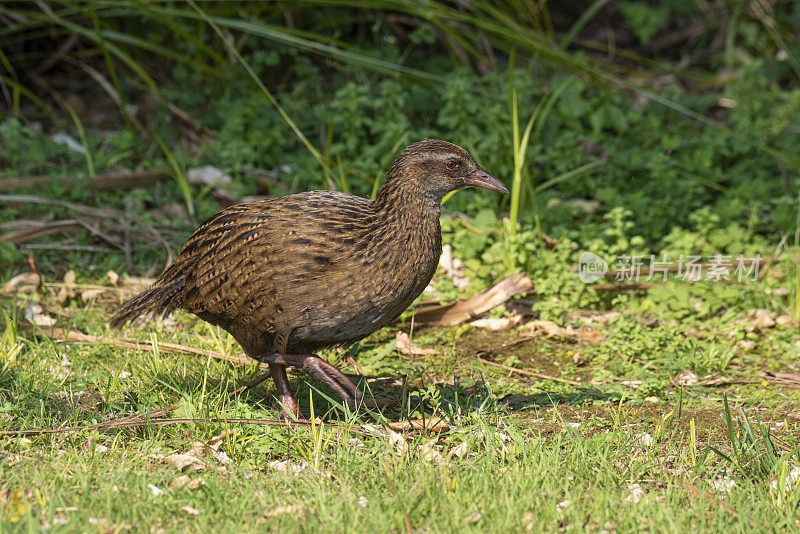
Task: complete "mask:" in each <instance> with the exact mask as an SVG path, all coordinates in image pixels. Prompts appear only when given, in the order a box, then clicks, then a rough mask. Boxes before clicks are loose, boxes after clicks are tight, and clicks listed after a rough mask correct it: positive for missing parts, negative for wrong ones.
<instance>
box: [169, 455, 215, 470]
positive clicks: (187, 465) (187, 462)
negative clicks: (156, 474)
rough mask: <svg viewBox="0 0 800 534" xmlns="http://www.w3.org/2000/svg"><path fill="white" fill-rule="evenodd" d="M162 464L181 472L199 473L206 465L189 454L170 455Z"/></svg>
mask: <svg viewBox="0 0 800 534" xmlns="http://www.w3.org/2000/svg"><path fill="white" fill-rule="evenodd" d="M164 463H165V464H169V465H171V466H173V467H175V468H177V469H180V470H181V471H186V470H189V471H201V470H203V469H205V468H206V464H205V463H204V462H203V461H202V460H200V459H199V458H197V457H195V456H192V455H191V454H170V455H169V456H167V457H165V458H164Z"/></svg>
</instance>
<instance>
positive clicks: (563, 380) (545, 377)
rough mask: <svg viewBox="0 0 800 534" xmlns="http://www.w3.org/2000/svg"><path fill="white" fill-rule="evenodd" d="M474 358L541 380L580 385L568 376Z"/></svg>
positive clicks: (478, 357)
mask: <svg viewBox="0 0 800 534" xmlns="http://www.w3.org/2000/svg"><path fill="white" fill-rule="evenodd" d="M476 359H477V360H479V361H480V362H481V363H485V364H487V365H493V366H495V367H499V368H501V369H505V370H506V371H511V372H512V373H517V374H520V375H525V376H533V377H536V378H541V379H542V380H550V381H551V382H561V383H562V384H568V385H570V386H582V385H583V384H581V383H580V382H576V381H575V380H569V379H568V378H559V377H557V376H550V375H546V374H543V373H536V372H533V371H526V370H525V369H515V368H514V367H510V366H508V365H503V364H502V363H497V362H493V361H491V360H487V359H486V358H481V357H480V356H476Z"/></svg>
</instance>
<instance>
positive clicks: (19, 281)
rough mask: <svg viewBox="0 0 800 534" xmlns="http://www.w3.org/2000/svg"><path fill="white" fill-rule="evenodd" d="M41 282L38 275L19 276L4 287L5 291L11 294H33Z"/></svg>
mask: <svg viewBox="0 0 800 534" xmlns="http://www.w3.org/2000/svg"><path fill="white" fill-rule="evenodd" d="M40 281H41V277H40V276H39V275H38V274H36V273H22V274H18V275H17V276H15V277H14V278H12V279H11V280H9V281H8V283H6V285H5V286H4V287H3V291H8V292H9V293H13V292H20V293H32V292H33V291H36V288H37V287H38V286H39V283H40Z"/></svg>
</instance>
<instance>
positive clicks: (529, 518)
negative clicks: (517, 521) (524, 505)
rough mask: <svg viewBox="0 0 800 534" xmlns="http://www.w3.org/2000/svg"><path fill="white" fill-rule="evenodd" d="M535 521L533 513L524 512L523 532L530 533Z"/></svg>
mask: <svg viewBox="0 0 800 534" xmlns="http://www.w3.org/2000/svg"><path fill="white" fill-rule="evenodd" d="M535 520H536V516H535V515H533V512H525V515H524V516H522V521H521V523H522V530H524V531H525V532H530V531H531V530H533V524H534V521H535Z"/></svg>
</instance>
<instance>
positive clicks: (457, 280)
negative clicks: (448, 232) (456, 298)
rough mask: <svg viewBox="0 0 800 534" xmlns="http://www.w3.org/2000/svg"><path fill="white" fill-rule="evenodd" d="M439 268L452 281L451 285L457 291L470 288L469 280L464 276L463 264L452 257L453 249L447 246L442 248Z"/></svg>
mask: <svg viewBox="0 0 800 534" xmlns="http://www.w3.org/2000/svg"><path fill="white" fill-rule="evenodd" d="M439 267H440V268H441V269H442V271H444V273H445V274H446V275H447V276H449V277H450V278H451V279H452V280H453V285H455V286H456V287H457V288H458V289H465V288H467V287H469V286H470V284H471V283H470V280H469V278H467V277H466V276H465V275H464V270H465V269H464V263H463V262H462V261H461V260H460V259H458V258H454V257H453V247H451V246H450V245H449V244H447V245H444V246H442V254H441V256H439Z"/></svg>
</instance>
